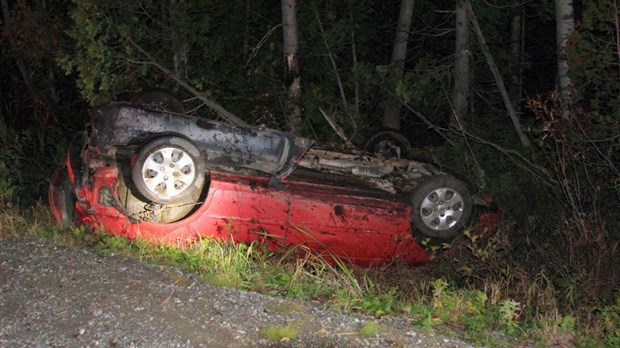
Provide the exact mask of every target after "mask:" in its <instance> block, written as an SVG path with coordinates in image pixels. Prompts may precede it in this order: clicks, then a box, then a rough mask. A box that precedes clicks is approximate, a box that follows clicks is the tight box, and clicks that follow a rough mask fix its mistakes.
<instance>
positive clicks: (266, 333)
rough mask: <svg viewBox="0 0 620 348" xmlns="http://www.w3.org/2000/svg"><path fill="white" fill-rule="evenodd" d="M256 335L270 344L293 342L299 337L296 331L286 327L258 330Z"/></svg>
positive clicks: (270, 327) (269, 327)
mask: <svg viewBox="0 0 620 348" xmlns="http://www.w3.org/2000/svg"><path fill="white" fill-rule="evenodd" d="M258 335H259V336H260V337H262V338H264V339H266V340H268V341H271V342H282V341H289V340H294V339H295V338H297V336H298V335H299V332H298V331H297V329H295V328H293V327H291V326H289V325H287V326H268V327H265V328H261V329H260V330H258Z"/></svg>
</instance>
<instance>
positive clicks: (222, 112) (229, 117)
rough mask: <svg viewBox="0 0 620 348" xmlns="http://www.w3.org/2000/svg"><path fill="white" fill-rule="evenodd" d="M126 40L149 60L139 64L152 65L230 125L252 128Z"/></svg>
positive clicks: (129, 40)
mask: <svg viewBox="0 0 620 348" xmlns="http://www.w3.org/2000/svg"><path fill="white" fill-rule="evenodd" d="M126 39H127V41H128V42H129V43H131V44H132V45H133V46H134V47H135V48H136V49H137V50H138V51H140V52H141V53H142V54H143V55H144V56H145V57H146V58H147V59H148V61H146V62H139V63H141V64H146V65H151V66H153V67H155V68H157V69H158V70H159V71H161V72H162V73H163V74H164V75H166V76H167V77H169V78H171V79H173V80H174V81H175V82H176V83H178V84H179V85H180V86H181V87H183V88H185V89H186V90H188V91H189V92H190V93H192V94H193V95H194V96H196V98H198V99H200V101H202V102H203V103H205V105H207V107H208V108H209V109H211V110H213V111H214V112H215V113H217V114H218V115H220V116H221V117H222V118H223V119H225V120H226V121H228V122H230V123H232V124H234V125H237V126H241V127H249V126H250V125H249V124H248V123H246V122H245V121H243V120H242V119H240V118H239V117H237V116H236V115H235V114H233V113H232V112H230V111H228V110H226V109H225V108H224V107H223V106H221V105H220V104H218V103H216V102H215V101H213V100H211V99H209V98H207V97H205V96H204V94H202V93H200V92H199V91H197V90H196V89H195V88H194V87H192V86H190V84H188V83H187V82H185V81H183V80H182V79H181V78H180V77H178V76H177V75H176V74H175V73H173V72H172V71H170V70H168V69H167V68H165V67H164V66H162V65H161V64H159V63H157V61H156V60H155V59H154V58H153V57H152V56H151V55H150V54H149V53H148V52H147V51H146V50H144V49H143V48H142V47H141V46H140V45H138V44H137V43H135V42H134V41H133V40H132V39H130V38H126ZM134 63H136V61H134Z"/></svg>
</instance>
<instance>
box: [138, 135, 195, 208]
mask: <svg viewBox="0 0 620 348" xmlns="http://www.w3.org/2000/svg"><path fill="white" fill-rule="evenodd" d="M131 178H132V181H133V183H134V185H135V187H136V189H137V190H138V192H139V193H140V194H141V195H142V196H144V198H146V199H148V200H150V201H151V202H156V203H162V204H177V203H186V200H185V199H186V198H187V197H189V196H192V195H195V194H196V191H198V192H200V191H202V187H203V185H204V183H205V166H204V161H203V158H202V155H201V154H200V150H198V148H197V147H196V146H195V145H194V144H192V143H191V142H190V141H188V140H187V139H184V138H181V137H177V136H164V137H161V138H157V139H155V140H153V141H151V142H150V143H148V144H146V145H145V146H144V147H143V148H142V149H141V150H140V151H139V152H138V156H137V158H136V162H135V164H134V166H133V168H132V170H131Z"/></svg>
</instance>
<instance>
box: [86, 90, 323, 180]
mask: <svg viewBox="0 0 620 348" xmlns="http://www.w3.org/2000/svg"><path fill="white" fill-rule="evenodd" d="M91 120H92V127H93V129H94V134H93V141H94V142H95V143H96V144H97V145H98V146H100V147H101V148H102V149H103V150H107V149H110V148H112V147H115V146H126V145H136V146H139V145H141V144H144V143H145V142H147V141H148V140H151V139H153V138H154V137H156V136H161V135H165V134H167V135H175V134H178V135H181V136H183V137H184V138H187V139H191V141H192V142H193V143H195V144H196V145H197V146H198V147H199V148H200V149H203V150H204V151H203V155H204V158H205V160H206V162H205V163H208V164H211V165H212V166H222V167H223V168H225V169H231V168H235V167H238V168H248V169H254V170H259V171H261V172H265V173H269V174H274V175H277V176H278V177H280V178H284V177H286V176H288V175H289V174H290V173H291V172H292V171H293V170H294V168H295V165H296V163H297V162H298V161H299V160H300V159H301V157H302V156H303V155H304V154H305V153H306V151H307V150H308V148H310V146H311V145H312V144H313V143H314V141H313V140H310V139H306V138H302V137H298V136H294V135H292V134H290V133H285V132H281V131H277V130H274V129H268V128H249V127H238V126H234V125H230V124H227V123H222V122H217V121H211V120H207V119H203V118H198V117H192V116H189V115H180V114H174V113H170V112H154V111H153V110H148V109H143V108H140V107H137V106H135V105H132V104H128V103H118V102H113V103H108V104H105V105H102V106H100V107H96V108H94V109H92V110H91Z"/></svg>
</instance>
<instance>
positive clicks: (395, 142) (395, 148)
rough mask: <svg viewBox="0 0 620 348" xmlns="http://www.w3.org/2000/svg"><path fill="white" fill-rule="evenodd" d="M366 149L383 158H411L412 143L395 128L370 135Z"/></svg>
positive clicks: (365, 145)
mask: <svg viewBox="0 0 620 348" xmlns="http://www.w3.org/2000/svg"><path fill="white" fill-rule="evenodd" d="M364 151H366V152H369V153H372V154H375V155H377V156H380V157H382V158H411V154H412V150H411V145H410V144H409V141H408V140H407V138H405V136H404V135H402V134H400V133H399V132H397V131H394V130H384V131H381V132H379V133H377V134H375V135H373V136H372V137H370V138H369V139H368V140H367V141H366V143H365V144H364Z"/></svg>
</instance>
